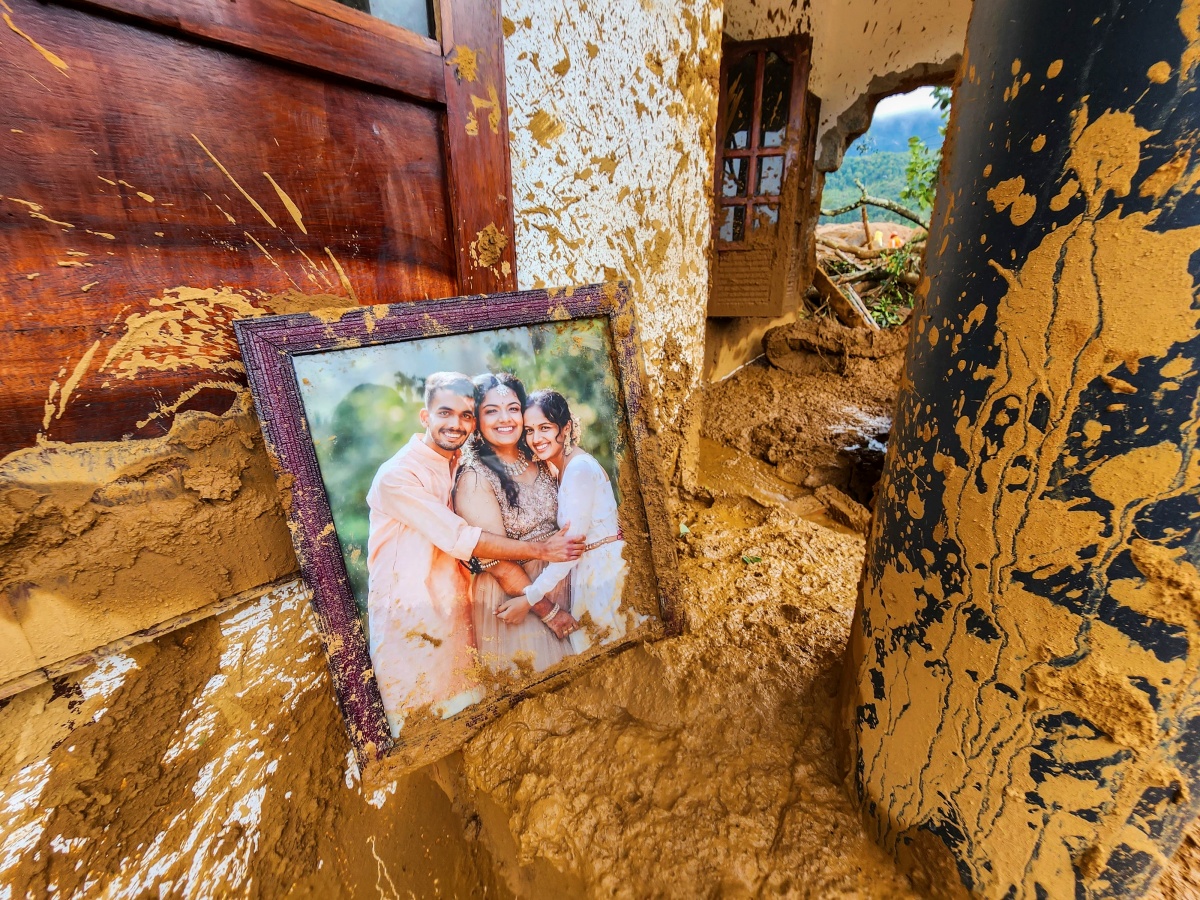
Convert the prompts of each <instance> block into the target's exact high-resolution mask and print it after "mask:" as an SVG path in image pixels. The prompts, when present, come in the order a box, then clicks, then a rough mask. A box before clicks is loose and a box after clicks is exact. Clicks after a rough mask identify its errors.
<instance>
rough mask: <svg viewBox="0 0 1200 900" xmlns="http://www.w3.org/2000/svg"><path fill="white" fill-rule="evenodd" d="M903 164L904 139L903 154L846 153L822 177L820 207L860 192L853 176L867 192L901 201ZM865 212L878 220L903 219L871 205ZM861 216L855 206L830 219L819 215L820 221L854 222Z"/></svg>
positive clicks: (855, 196)
mask: <svg viewBox="0 0 1200 900" xmlns="http://www.w3.org/2000/svg"><path fill="white" fill-rule="evenodd" d="M907 165H908V146H907V141H906V143H905V149H904V152H903V153H878V152H877V153H871V154H869V155H867V156H859V155H858V154H857V153H854V154H849V153H847V154H846V158H845V160H844V161H843V162H842V166H841V168H840V169H838V170H837V171H836V172H830V173H829V174H828V175H826V176H825V193H824V194H822V195H821V206H822V208H824V209H836V208H837V207H839V206H845V205H846V204H847V203H852V202H853V201H855V200H857V199H858V198H859V196H860V193H859V190H858V188H857V187H856V186H855V184H854V180H855V179H856V178H857V179H859V180H860V181H862V183H863V184H864V185H866V187H867V192H868V193H870V194H873V195H874V196H876V197H884V198H886V199H888V200H895V201H896V202H897V203H903V202H904V201H903V200H901V199H900V192H901V191H902V190H904V168H905V166H907ZM867 214H868V215H869V216H870V217H871V218H872V219H874V220H875V221H879V222H905V221H906V220H905V219H904V218H902V217H901V216H898V215H896V214H895V213H894V212H890V211H888V210H886V209H876V208H875V207H870V208H868V209H867ZM861 217H862V214H861V213H860V212H859V211H858V210H857V209H856V210H853V211H851V212H848V213H842V214H841V215H840V216H835V217H833V218H830V217H828V216H822V217H821V224H822V225H825V224H827V223H829V222H857V221H859V220H860V219H861Z"/></svg>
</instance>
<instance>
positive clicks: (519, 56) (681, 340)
mask: <svg viewBox="0 0 1200 900" xmlns="http://www.w3.org/2000/svg"><path fill="white" fill-rule="evenodd" d="M503 9H504V15H505V17H506V19H505V23H504V26H505V34H506V39H505V45H504V53H505V68H506V73H507V82H508V101H509V106H510V112H509V128H510V131H511V146H512V171H513V203H514V205H515V210H514V212H515V219H516V253H517V277H518V280H519V283H520V286H521V287H522V288H529V287H540V286H555V285H568V284H581V283H587V282H592V281H602V280H605V279H611V278H624V279H628V280H629V281H630V283H631V285H632V289H633V295H634V298H635V303H636V309H637V314H638V321H639V325H640V329H641V335H642V340H643V347H644V352H645V357H646V366H647V376H648V385H647V386H648V389H649V394H650V396H651V398H652V402H651V410H650V414H651V417H652V422H651V426H652V428H654V429H655V430H656V431H658V433H659V435H660V438H661V439H662V442H663V456H664V459H663V463H664V465H663V470H664V472H665V474H666V475H667V476H668V478H670V479H672V480H673V481H674V480H677V479H679V478H683V479H684V480H686V479H687V478H688V477H689V476H688V472H689V471H690V465H691V458H692V454H693V453H694V451H695V450H696V447H697V445H698V432H697V421H696V420H697V417H696V415H695V402H694V401H695V394H696V389H697V387H698V385H699V381H700V373H701V368H702V359H703V349H704V316H705V306H706V304H707V302H708V254H709V243H710V239H711V221H712V198H711V184H712V167H713V136H714V130H715V123H716V108H717V107H716V102H717V77H718V70H719V65H720V25H721V4H720V3H719V2H718V0H702V2H688V0H665V2H656V3H636V2H617V0H607V2H605V0H599V2H588V0H552V2H544V0H511V2H506V3H505V4H504V8H503ZM681 451H683V452H682V454H681Z"/></svg>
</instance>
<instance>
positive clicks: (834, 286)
mask: <svg viewBox="0 0 1200 900" xmlns="http://www.w3.org/2000/svg"><path fill="white" fill-rule="evenodd" d="M926 237H927V234H926V232H925V230H924V229H923V228H910V227H908V226H906V225H896V224H894V223H892V222H874V223H872V222H868V221H866V220H865V219H864V220H863V222H862V224H861V225H858V224H855V225H818V226H817V231H816V241H817V268H816V271H815V272H814V273H813V285H812V288H811V290H810V291H809V294H808V301H809V303H810V304H811V305H812V306H813V308H814V311H815V312H816V313H817V314H818V315H819V314H821V313H823V312H824V311H826V310H828V311H829V312H830V313H832V314H833V315H834V316H836V317H837V319H838V320H839V321H840V322H842V323H843V324H845V325H848V326H850V327H862V328H866V329H867V330H870V331H874V330H878V329H879V328H881V327H882V328H886V327H888V326H890V325H899V324H901V323H903V322H905V321H907V319H908V317H909V315H910V314H911V313H912V298H913V291H914V290H915V288H916V286H917V282H918V281H919V280H920V268H921V260H922V259H923V258H924V256H925V239H926Z"/></svg>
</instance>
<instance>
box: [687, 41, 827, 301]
mask: <svg viewBox="0 0 1200 900" xmlns="http://www.w3.org/2000/svg"><path fill="white" fill-rule="evenodd" d="M811 47H812V42H811V40H810V39H809V37H808V36H807V35H791V36H789V37H783V38H772V39H769V40H759V41H728V40H727V41H725V43H724V45H723V50H722V57H723V58H722V62H721V98H720V106H719V109H718V113H717V141H716V144H717V147H716V172H715V173H714V179H713V191H714V205H715V207H716V216H715V221H714V223H713V239H714V240H713V249H714V255H715V259H714V269H713V281H712V290H711V292H710V295H709V315H711V316H735V315H739V316H740V315H778V314H780V312H782V311H783V310H784V309H785V308H786V307H787V306H788V304H789V302H791V300H793V299H794V294H795V291H796V288H795V282H796V280H797V277H802V275H803V273H802V272H801V271H800V270H801V269H802V268H803V260H802V259H800V258H799V256H798V252H797V250H798V246H797V239H798V236H799V232H798V230H797V229H798V226H799V225H800V223H801V222H803V221H804V219H805V216H806V214H807V210H808V202H807V201H808V188H809V186H810V183H811V179H812V157H813V153H814V150H815V144H814V140H815V137H816V121H815V118H814V115H815V112H816V105H817V104H816V98H815V97H812V96H811V95H809V94H808V92H807V88H808V70H809V58H810V52H811Z"/></svg>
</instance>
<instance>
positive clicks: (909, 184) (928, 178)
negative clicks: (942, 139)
mask: <svg viewBox="0 0 1200 900" xmlns="http://www.w3.org/2000/svg"><path fill="white" fill-rule="evenodd" d="M941 160H942V152H941V150H938V151H937V152H934V151H932V150H930V149H929V148H928V147H927V146H925V142H924V141H922V140H921V139H920V138H919V137H911V138H909V139H908V165H907V166H905V168H904V189H903V190H902V191H900V199H901V201H903V202H905V203H908V204H916V207H917V209H918V210H919V211H921V212H924V211H925V210H927V209H932V208H933V194H934V191H936V190H937V173H938V166H940V165H941Z"/></svg>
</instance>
